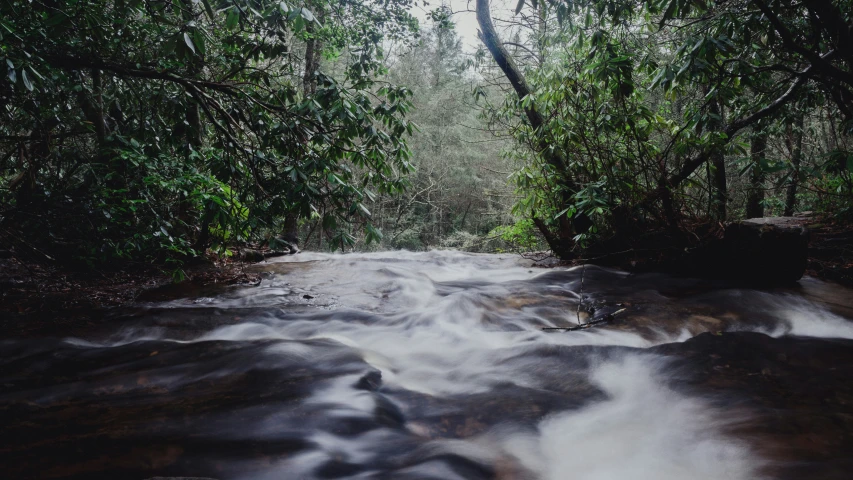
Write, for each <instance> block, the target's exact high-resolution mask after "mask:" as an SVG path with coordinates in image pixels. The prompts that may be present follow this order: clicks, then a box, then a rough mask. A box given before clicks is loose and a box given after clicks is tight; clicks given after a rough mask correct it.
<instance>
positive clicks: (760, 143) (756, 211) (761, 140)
mask: <svg viewBox="0 0 853 480" xmlns="http://www.w3.org/2000/svg"><path fill="white" fill-rule="evenodd" d="M766 150H767V133H766V132H763V131H760V132H758V133H755V134H753V136H752V141H751V144H750V148H749V155H750V161H751V162H752V170H751V172H750V175H749V188H748V189H747V192H746V218H761V217H763V216H764V177H765V174H764V171H763V170H762V168H761V166H762V164H764V163H765V162H764V159H765V156H766Z"/></svg>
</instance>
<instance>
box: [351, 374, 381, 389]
mask: <svg viewBox="0 0 853 480" xmlns="http://www.w3.org/2000/svg"><path fill="white" fill-rule="evenodd" d="M380 385H382V372H380V371H379V370H371V371H369V372H367V373H365V374H364V375H363V376H362V377H361V378H359V379H358V382H356V384H355V388H358V389H361V390H368V391H371V392H372V391H376V390H377V389H378V388H379V387H380Z"/></svg>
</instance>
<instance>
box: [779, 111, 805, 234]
mask: <svg viewBox="0 0 853 480" xmlns="http://www.w3.org/2000/svg"><path fill="white" fill-rule="evenodd" d="M804 116H805V115H804V114H803V113H802V112H801V113H800V114H799V115H797V118H796V119H795V120H794V125H789V126H788V135H787V139H786V140H785V143H786V144H787V147H788V153H789V154H790V155H791V182H790V183H789V184H788V190H787V192H786V195H785V213H784V215H785V216H786V217H790V216H791V215H793V214H794V209H795V208H796V206H797V186H798V184H799V181H800V162H801V161H802V156H803V122H804V119H803V117H804Z"/></svg>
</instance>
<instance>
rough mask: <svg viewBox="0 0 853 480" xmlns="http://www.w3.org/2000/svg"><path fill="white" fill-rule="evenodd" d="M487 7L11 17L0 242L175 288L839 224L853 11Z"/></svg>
mask: <svg viewBox="0 0 853 480" xmlns="http://www.w3.org/2000/svg"><path fill="white" fill-rule="evenodd" d="M492 3H493V5H490V3H489V1H487V0H476V1H474V0H471V1H468V2H450V3H445V4H428V3H427V2H421V1H417V0H342V1H333V2H326V1H322V0H308V1H304V2H303V1H299V2H284V1H280V2H275V1H268V0H199V1H189V0H114V1H103V0H49V1H48V0H34V1H27V2H24V1H21V0H3V2H2V3H0V13H2V15H0V56H2V57H3V59H4V60H5V67H6V72H5V75H3V77H2V79H0V103H2V105H3V109H2V113H1V115H2V117H0V241H1V242H2V249H3V250H4V251H7V252H14V254H15V255H17V256H20V257H26V258H29V259H31V260H32V261H38V262H53V263H61V264H64V263H68V264H73V265H78V266H84V267H95V268H104V267H105V266H107V265H112V266H115V265H123V264H152V265H157V266H160V267H161V268H165V269H167V270H169V271H174V272H176V274H177V276H178V277H180V273H181V268H182V266H183V265H184V264H186V263H187V262H188V261H191V260H192V259H193V258H197V257H201V256H203V255H205V254H206V253H207V254H208V255H218V256H220V257H228V256H232V255H235V253H236V252H237V251H239V249H240V248H241V247H242V246H245V245H254V246H261V248H269V249H272V250H281V249H283V248H288V247H290V246H294V247H295V245H296V244H298V248H301V249H310V250H339V251H352V250H377V249H381V250H386V249H408V250H429V249H435V248H453V249H461V250H467V251H475V252H507V251H511V252H527V251H541V250H550V251H552V252H553V253H554V254H555V255H557V256H558V257H560V258H562V259H572V258H580V257H583V256H584V255H585V252H591V251H597V252H602V251H605V252H606V251H608V250H614V249H616V250H618V249H624V248H632V247H633V246H637V245H647V244H648V243H649V242H652V243H660V242H661V241H663V240H661V238H665V239H666V240H665V242H664V243H666V244H667V245H671V246H673V248H675V247H678V248H681V247H683V245H685V244H689V243H690V242H693V241H694V239H695V238H702V237H704V236H706V235H709V234H710V233H709V232H711V233H712V232H713V231H714V229H715V228H716V227H715V226H717V225H721V224H722V223H724V222H727V221H734V220H739V219H744V218H755V217H764V216H783V215H784V216H791V215H793V214H796V213H799V212H816V213H817V214H821V215H826V216H827V217H826V218H829V220H830V221H832V222H842V223H844V222H849V220H850V219H851V218H853V209H851V207H853V151H851V134H853V18H851V15H852V14H851V12H853V5H851V3H850V2H849V1H848V0H808V1H805V2H792V1H786V0H781V1H772V2H768V1H765V0H730V1H725V2H718V1H704V0H698V1H687V0H645V1H643V2H639V3H637V2H624V1H620V0H587V1H584V2H567V1H564V0H539V1H535V0H519V1H518V2H517V4H515V3H514V2H513V4H512V5H510V4H508V3H507V4H504V3H502V2H492ZM475 14H476V23H477V26H476V27H477V30H478V37H479V44H478V45H476V46H474V47H470V48H469V47H467V46H463V42H462V38H461V36H460V34H459V32H458V28H457V27H456V22H457V19H458V18H460V16H461V15H468V17H467V18H468V19H469V20H472V19H473V18H474V15H475Z"/></svg>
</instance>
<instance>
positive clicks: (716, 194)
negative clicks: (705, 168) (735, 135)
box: [708, 99, 728, 222]
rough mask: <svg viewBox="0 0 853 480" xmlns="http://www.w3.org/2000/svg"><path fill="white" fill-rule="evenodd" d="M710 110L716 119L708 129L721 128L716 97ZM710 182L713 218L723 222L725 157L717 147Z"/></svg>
mask: <svg viewBox="0 0 853 480" xmlns="http://www.w3.org/2000/svg"><path fill="white" fill-rule="evenodd" d="M710 111H711V114H712V115H715V116H716V117H717V119H715V120H713V121H711V122H709V125H708V127H709V129H710V130H711V131H719V130H721V125H722V123H723V122H722V111H721V109H720V104H719V102H718V101H717V99H714V100H712V101H711V105H710ZM710 160H711V167H712V168H711V175H712V178H711V182H712V187H711V189H712V191H713V194H712V196H711V198H712V211H713V212H714V218H715V219H716V220H718V221H720V222H725V221H726V217H727V216H728V212H727V210H728V209H727V208H726V207H727V205H726V204H727V203H728V184H727V180H726V158H725V156H724V155H723V152H722V151H720V150H719V149H715V150H714V151H713V153H711V159H710Z"/></svg>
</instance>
